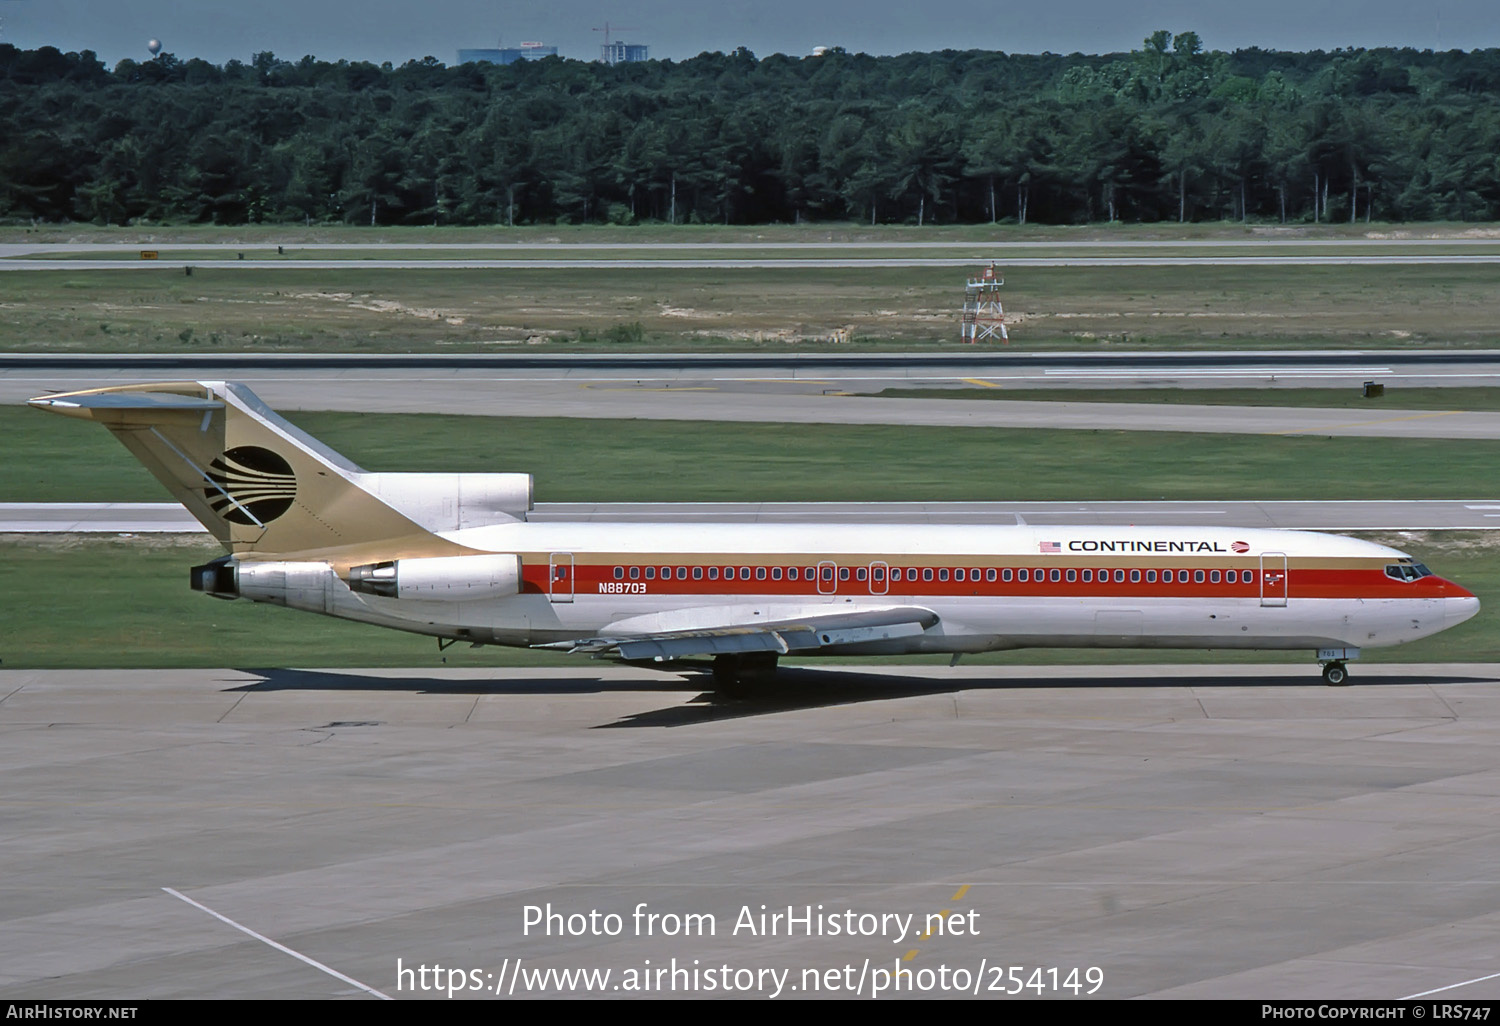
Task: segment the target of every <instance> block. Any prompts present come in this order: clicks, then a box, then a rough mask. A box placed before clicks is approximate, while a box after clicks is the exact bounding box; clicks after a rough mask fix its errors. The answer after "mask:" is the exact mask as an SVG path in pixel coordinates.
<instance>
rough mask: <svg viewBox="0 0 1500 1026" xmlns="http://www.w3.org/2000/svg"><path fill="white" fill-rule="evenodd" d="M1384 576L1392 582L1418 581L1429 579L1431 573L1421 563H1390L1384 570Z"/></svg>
mask: <svg viewBox="0 0 1500 1026" xmlns="http://www.w3.org/2000/svg"><path fill="white" fill-rule="evenodd" d="M1385 575H1386V576H1387V577H1389V578H1390V579H1391V580H1393V581H1419V580H1421V579H1422V578H1424V577H1431V576H1432V571H1431V570H1429V569H1427V568H1426V567H1425V566H1423V565H1422V564H1421V563H1390V564H1388V565H1387V566H1386V568H1385Z"/></svg>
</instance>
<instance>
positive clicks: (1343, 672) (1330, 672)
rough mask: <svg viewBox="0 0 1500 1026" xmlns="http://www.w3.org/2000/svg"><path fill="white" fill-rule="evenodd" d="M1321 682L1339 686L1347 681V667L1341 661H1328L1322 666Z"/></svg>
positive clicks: (1330, 685)
mask: <svg viewBox="0 0 1500 1026" xmlns="http://www.w3.org/2000/svg"><path fill="white" fill-rule="evenodd" d="M1323 683H1324V684H1327V685H1328V686H1329V687H1335V688H1336V687H1339V686H1340V685H1343V684H1347V683H1349V669H1348V667H1346V666H1345V665H1344V664H1343V663H1328V664H1326V665H1325V666H1324V667H1323Z"/></svg>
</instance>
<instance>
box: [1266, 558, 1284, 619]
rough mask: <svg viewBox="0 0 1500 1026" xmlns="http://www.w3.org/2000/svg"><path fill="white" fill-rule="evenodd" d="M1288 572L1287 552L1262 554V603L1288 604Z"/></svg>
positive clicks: (1268, 604)
mask: <svg viewBox="0 0 1500 1026" xmlns="http://www.w3.org/2000/svg"><path fill="white" fill-rule="evenodd" d="M1286 594H1287V573H1286V553H1285V552H1262V553H1261V554H1260V604H1261V605H1263V606H1284V605H1286Z"/></svg>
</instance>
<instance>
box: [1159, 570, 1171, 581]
mask: <svg viewBox="0 0 1500 1026" xmlns="http://www.w3.org/2000/svg"><path fill="white" fill-rule="evenodd" d="M1161 579H1162V583H1163V584H1171V583H1172V571H1170V570H1163V571H1162V572H1161Z"/></svg>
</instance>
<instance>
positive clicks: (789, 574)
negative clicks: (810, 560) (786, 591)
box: [786, 566, 797, 581]
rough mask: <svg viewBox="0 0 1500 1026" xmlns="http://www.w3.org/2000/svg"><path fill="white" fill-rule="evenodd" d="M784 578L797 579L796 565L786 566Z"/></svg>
mask: <svg viewBox="0 0 1500 1026" xmlns="http://www.w3.org/2000/svg"><path fill="white" fill-rule="evenodd" d="M786 579H787V580H789V581H795V580H796V579H797V568H796V567H794V566H789V567H787V568H786Z"/></svg>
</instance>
